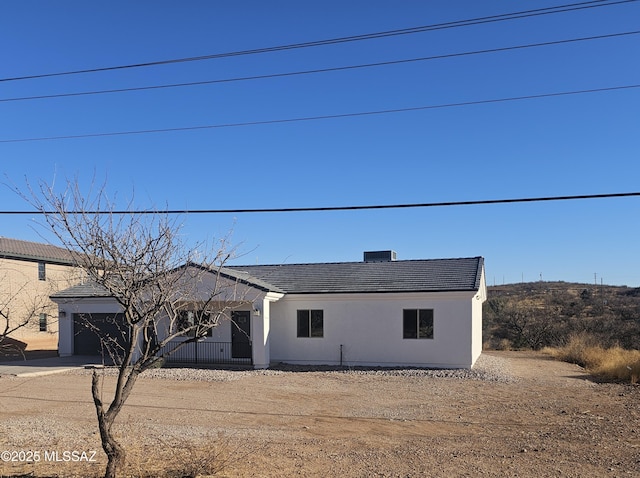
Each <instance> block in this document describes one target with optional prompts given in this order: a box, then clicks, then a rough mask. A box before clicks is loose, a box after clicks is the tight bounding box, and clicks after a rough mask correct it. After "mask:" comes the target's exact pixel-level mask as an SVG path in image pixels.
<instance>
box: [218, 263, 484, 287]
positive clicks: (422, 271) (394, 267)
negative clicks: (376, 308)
mask: <svg viewBox="0 0 640 478" xmlns="http://www.w3.org/2000/svg"><path fill="white" fill-rule="evenodd" d="M483 266H484V259H483V258H482V257H470V258H459V259H426V260H405V261H388V262H334V263H318V264H282V265H255V266H229V269H234V270H237V271H241V272H245V273H248V274H249V275H250V276H252V277H255V278H257V279H260V280H261V281H264V282H266V283H268V284H272V285H273V286H275V287H277V288H278V289H280V290H282V291H285V292H287V293H290V294H319V293H320V294H325V293H348V292H353V293H358V292H444V291H447V292H450V291H477V290H478V289H479V288H480V278H481V274H482V270H483Z"/></svg>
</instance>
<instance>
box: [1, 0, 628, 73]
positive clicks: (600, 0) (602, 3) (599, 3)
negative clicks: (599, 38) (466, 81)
mask: <svg viewBox="0 0 640 478" xmlns="http://www.w3.org/2000/svg"><path fill="white" fill-rule="evenodd" d="M637 1H639V0H615V1H608V0H593V1H588V2H579V3H571V4H565V5H558V6H554V7H545V8H538V9H533V10H524V11H520V12H511V13H504V14H500V15H491V16H486V17H479V18H474V19H467V20H458V21H453V22H445V23H437V24H432V25H423V26H418V27H411V28H403V29H397V30H388V31H382V32H376V33H366V34H362V35H352V36H346V37H338V38H330V39H325V40H318V41H309V42H301V43H292V44H287V45H278V46H272V47H264V48H255V49H249V50H240V51H232V52H225V53H215V54H210V55H201V56H193V57H185V58H174V59H169V60H160V61H149V62H141V63H132V64H126V65H115V66H107V67H99V68H87V69H81V70H70V71H62V72H53V73H41V74H36V75H24V76H14V77H6V78H0V82H10V81H22V80H32V79H39V78H51V77H57V76H68V75H77V74H86V73H98V72H105V71H114V70H125V69H133V68H144V67H152V66H160V65H169V64H176V63H186V62H194V61H203V60H213V59H219V58H229V57H236V56H245V55H255V54H262V53H271V52H277V51H287V50H294V49H300V48H310V47H318V46H326V45H335V44H341V43H347V42H355V41H363V40H372V39H378V38H386V37H392V36H398V35H408V34H414V33H423V32H428V31H435V30H443V29H448V28H458V27H465V26H471V25H479V24H484V23H494V22H501V21H508V20H516V19H521V18H529V17H534V16H540V15H550V14H556V13H565V12H571V11H577V10H584V9H592V8H600V7H607V6H613V5H621V4H627V3H634V2H637Z"/></svg>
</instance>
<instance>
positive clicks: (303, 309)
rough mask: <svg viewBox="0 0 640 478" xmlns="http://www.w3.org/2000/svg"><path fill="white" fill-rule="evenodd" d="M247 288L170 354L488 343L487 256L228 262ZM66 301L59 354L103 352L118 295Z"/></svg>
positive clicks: (388, 359) (260, 355) (421, 361)
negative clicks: (84, 320) (103, 335)
mask: <svg viewBox="0 0 640 478" xmlns="http://www.w3.org/2000/svg"><path fill="white" fill-rule="evenodd" d="M219 274H220V276H222V277H223V278H224V280H226V281H228V282H229V284H236V286H237V284H241V285H242V287H244V288H245V289H246V292H248V293H245V294H244V297H245V298H247V299H246V300H244V301H243V302H241V303H240V302H239V303H238V304H236V305H234V307H233V311H232V312H230V313H229V317H228V318H229V319H231V320H225V321H222V322H221V323H220V324H219V325H218V326H217V327H215V328H213V329H211V331H210V333H209V334H208V336H207V337H206V338H204V339H202V340H201V341H199V342H195V343H190V344H188V345H187V346H185V347H183V348H181V349H180V350H179V351H178V353H176V354H175V355H173V356H172V357H170V359H171V360H173V361H183V362H198V363H201V362H207V363H238V364H240V363H244V364H250V365H252V366H253V367H255V368H267V367H269V366H270V365H271V364H274V363H290V364H325V365H335V366H339V365H342V366H388V367H398V366H411V367H429V368H470V367H472V366H473V364H474V363H475V361H476V360H477V358H478V357H479V356H480V353H481V350H482V304H483V302H484V301H485V300H486V296H487V294H486V283H485V274H484V260H483V258H482V257H471V258H456V259H428V260H395V252H393V251H375V252H365V255H364V260H363V261H359V262H339V263H312V264H282V265H252V266H229V267H225V268H223V269H222V270H220V271H219ZM52 300H54V301H55V302H56V303H57V304H58V308H59V313H58V315H59V317H60V319H59V349H58V351H59V354H60V355H61V356H68V355H74V354H76V355H91V354H99V353H100V346H99V341H98V339H97V338H96V337H94V336H93V335H94V334H92V332H91V331H89V330H87V329H86V328H85V327H82V326H81V325H80V324H79V322H78V321H77V320H75V318H76V317H78V316H79V315H80V314H85V316H86V315H87V314H91V318H92V319H91V320H93V321H94V323H95V324H96V326H97V327H99V328H100V329H101V330H104V331H108V330H109V328H110V327H114V322H117V316H118V314H119V312H120V311H119V310H118V305H117V304H116V302H115V301H114V299H113V298H111V297H108V296H107V295H106V294H104V293H101V292H100V291H99V290H97V289H96V288H95V287H91V286H89V285H86V284H85V285H79V286H76V287H72V288H70V289H67V290H64V291H61V292H59V293H57V294H55V295H54V296H52Z"/></svg>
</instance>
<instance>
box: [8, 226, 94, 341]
mask: <svg viewBox="0 0 640 478" xmlns="http://www.w3.org/2000/svg"><path fill="white" fill-rule="evenodd" d="M81 276H82V274H81V272H80V270H79V269H77V268H76V267H74V266H73V259H72V257H71V254H70V253H69V251H67V250H66V249H63V248H61V247H56V246H51V245H48V244H41V243H37V242H28V241H21V240H18V239H9V238H6V237H0V338H1V337H3V336H4V335H7V334H8V335H7V336H8V337H9V340H5V341H4V345H5V346H7V345H8V344H11V345H12V346H18V347H25V346H26V347H27V349H28V350H55V349H57V347H58V307H57V306H56V304H54V303H53V302H52V301H51V300H50V299H49V296H50V295H52V294H54V293H56V292H57V291H59V290H63V289H66V288H68V287H71V286H73V285H75V284H78V283H79V282H80V278H81ZM0 348H2V344H0Z"/></svg>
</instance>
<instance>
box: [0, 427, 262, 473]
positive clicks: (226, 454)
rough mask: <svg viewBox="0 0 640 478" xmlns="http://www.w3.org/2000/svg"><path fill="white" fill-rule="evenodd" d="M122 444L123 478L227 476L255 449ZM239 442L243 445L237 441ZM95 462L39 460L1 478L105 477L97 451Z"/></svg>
mask: <svg viewBox="0 0 640 478" xmlns="http://www.w3.org/2000/svg"><path fill="white" fill-rule="evenodd" d="M127 441H128V443H124V445H125V451H126V453H127V458H126V465H125V467H124V470H122V472H121V473H119V474H118V476H121V477H123V478H201V477H210V476H228V475H227V474H226V473H229V472H231V473H232V470H233V467H234V464H236V463H238V462H239V461H242V460H245V459H246V457H247V455H248V454H249V453H253V452H255V449H254V448H250V447H247V446H246V444H243V445H242V446H238V445H234V444H232V442H231V440H230V439H229V438H228V437H224V436H217V437H203V438H200V439H197V440H195V439H194V440H189V439H186V438H168V437H165V438H164V439H160V438H145V439H144V440H142V441H141V442H140V443H136V444H132V443H131V441H130V440H127ZM240 443H242V442H240ZM99 455H100V456H99V457H97V458H98V462H97V463H91V464H88V463H65V464H62V463H57V464H56V472H55V473H53V474H52V472H51V468H52V466H51V465H52V464H51V463H46V462H44V461H40V462H38V463H30V464H28V465H19V466H16V467H2V466H0V478H5V477H7V478H9V477H10V478H26V477H39V478H62V477H64V478H100V477H102V476H104V468H105V465H106V457H105V455H104V454H103V453H102V451H100V452H99Z"/></svg>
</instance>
